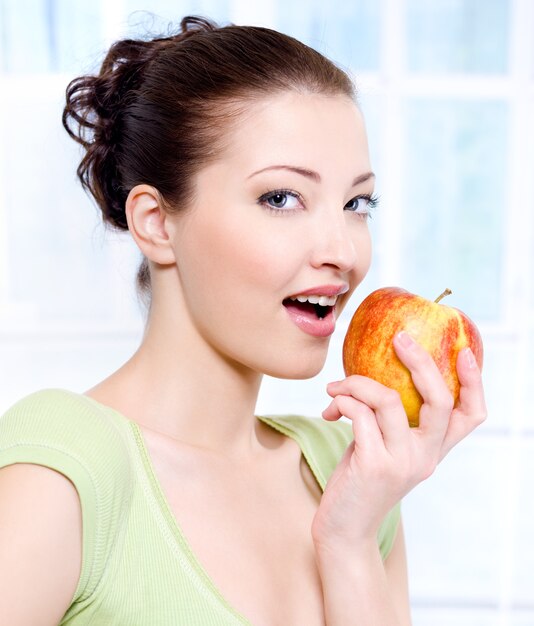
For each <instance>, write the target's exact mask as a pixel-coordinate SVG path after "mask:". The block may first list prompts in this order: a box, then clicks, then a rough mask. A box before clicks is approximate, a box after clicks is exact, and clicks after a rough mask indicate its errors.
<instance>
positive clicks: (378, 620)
mask: <svg viewBox="0 0 534 626" xmlns="http://www.w3.org/2000/svg"><path fill="white" fill-rule="evenodd" d="M404 343H405V342H399V341H398V337H397V338H396V340H395V349H396V351H397V354H398V356H399V358H400V359H401V361H402V362H403V363H404V364H405V365H406V367H408V369H409V370H410V372H411V375H412V379H413V381H414V384H415V386H416V388H417V390H418V391H419V393H420V394H421V396H422V398H423V400H424V403H423V406H422V408H421V411H420V415H419V426H418V427H417V428H410V427H409V425H408V420H407V417H406V413H405V411H404V409H403V406H402V403H401V401H400V397H399V394H398V393H397V392H395V391H393V390H391V389H388V388H387V387H385V386H384V385H381V384H380V383H378V382H376V381H374V380H371V379H369V378H365V377H363V376H349V377H348V378H346V379H345V380H343V381H339V382H336V383H331V384H330V385H329V386H328V393H329V394H330V395H331V396H332V397H333V400H332V402H331V403H330V405H329V407H328V408H327V409H326V410H325V411H324V412H323V417H324V418H325V419H327V420H336V419H339V418H340V417H341V416H346V417H348V418H349V419H350V420H351V422H352V430H353V434H354V441H353V442H352V443H351V444H350V445H349V447H348V448H347V450H346V452H345V454H344V456H343V458H342V459H341V461H340V463H339V464H338V466H337V468H336V469H335V471H334V473H333V474H332V476H331V477H330V480H329V481H328V484H327V486H326V489H325V491H324V493H323V496H322V499H321V503H320V505H319V508H318V510H317V513H316V515H315V518H314V521H313V525H312V536H313V540H314V545H315V551H316V560H317V564H318V568H319V572H320V575H321V579H322V583H323V594H324V604H325V613H326V619H327V625H328V626H372V625H375V624H376V625H377V626H405V624H409V623H410V622H409V617H407V613H408V614H409V608H408V598H407V583H406V579H405V578H406V573H405V570H406V565H405V563H404V557H403V556H402V552H403V546H402V541H403V540H402V535H399V537H398V542H399V543H397V542H396V545H395V547H394V550H393V553H392V554H391V555H390V558H391V559H392V560H391V561H390V562H389V564H388V565H386V566H384V564H383V563H382V560H381V557H380V552H379V549H378V545H377V541H376V537H377V533H378V528H379V526H380V523H381V521H382V520H383V519H384V518H385V516H386V514H387V513H388V511H389V510H390V509H391V508H392V507H393V506H394V505H395V504H396V503H397V502H399V501H400V500H401V499H402V498H403V497H404V496H405V495H406V494H407V493H408V492H409V491H411V489H413V487H415V486H416V485H417V484H418V483H420V482H421V481H423V480H425V479H426V478H428V477H429V476H430V475H431V474H432V473H433V471H434V469H435V468H436V466H437V464H438V463H439V461H441V459H443V457H444V456H445V455H446V454H447V453H448V451H449V450H450V449H451V448H452V447H453V446H454V445H456V443H458V442H459V441H460V440H461V439H463V438H464V437H465V436H466V435H467V434H468V433H469V432H471V431H472V430H473V429H474V428H475V427H476V426H478V425H479V424H480V423H481V422H482V421H483V420H484V419H485V416H486V408H485V402H484V393H483V388H482V381H481V376H480V371H479V370H478V367H477V366H476V363H475V361H474V359H473V358H472V354H470V353H469V352H468V351H465V350H463V351H461V352H460V354H459V356H458V362H457V370H458V377H459V380H460V384H461V388H460V402H459V404H458V406H456V407H454V406H453V400H452V396H451V394H450V392H449V390H448V388H447V386H446V384H445V381H444V380H443V378H442V376H441V374H440V372H439V370H438V368H437V366H436V364H435V363H434V361H433V360H432V358H431V357H430V355H429V354H428V353H427V352H426V351H425V350H424V349H423V348H422V347H421V346H419V345H418V344H416V343H414V342H411V343H409V344H408V345H403V344H404Z"/></svg>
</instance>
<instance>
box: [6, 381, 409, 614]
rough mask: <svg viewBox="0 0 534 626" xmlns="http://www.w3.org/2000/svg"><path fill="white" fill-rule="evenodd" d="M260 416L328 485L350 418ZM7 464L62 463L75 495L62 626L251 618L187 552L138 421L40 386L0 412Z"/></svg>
mask: <svg viewBox="0 0 534 626" xmlns="http://www.w3.org/2000/svg"><path fill="white" fill-rule="evenodd" d="M258 418H259V419H260V420H262V421H263V422H265V423H266V424H268V425H270V426H271V427H272V428H275V429H276V430H278V431H280V432H281V433H283V434H284V435H286V436H288V437H291V438H293V439H294V440H295V441H296V442H297V444H298V445H299V447H300V448H301V450H302V454H303V455H304V458H305V460H306V462H307V463H308V465H309V467H310V468H311V470H312V472H313V474H314V476H315V478H316V480H317V482H318V483H319V485H320V486H321V489H324V487H325V485H326V482H327V480H328V478H329V476H330V475H331V473H332V472H333V470H334V468H335V466H336V465H337V463H338V462H339V460H340V458H341V456H342V454H343V452H344V450H345V449H346V447H347V445H348V444H349V443H350V441H351V440H352V432H351V427H350V424H348V423H347V422H326V421H325V420H322V419H320V418H307V417H302V416H298V415H284V416H276V417H275V416H269V417H261V416H258ZM12 463H35V464H38V465H44V466H46V467H49V468H52V469H54V470H56V471H58V472H61V473H62V474H64V475H65V476H66V477H68V478H69V479H70V480H71V481H72V483H74V485H75V486H76V489H77V491H78V494H79V496H80V501H81V508H82V523H83V559H82V569H81V575H80V580H79V582H78V586H77V588H76V591H75V593H74V597H73V598H72V602H71V605H70V607H69V609H68V611H67V612H66V614H65V616H64V617H63V619H62V620H61V623H60V624H61V625H64V624H69V625H72V626H77V625H81V624H84V625H86V624H91V626H99V625H102V626H103V625H106V626H107V625H109V624H113V625H114V626H121V625H124V626H132V625H134V624H135V625H136V626H179V625H184V626H186V625H187V626H215V625H217V626H223V625H224V626H243V625H248V626H250V623H249V622H248V621H247V620H246V619H245V618H244V617H243V616H242V615H240V614H239V613H238V612H237V611H236V610H235V609H234V608H232V607H231V606H230V605H229V604H228V602H227V601H226V600H225V599H224V597H223V596H222V595H221V593H220V592H219V590H218V589H217V588H216V587H215V585H214V584H213V582H212V581H211V580H210V578H209V576H208V575H207V573H206V572H205V570H204V569H203V568H202V566H201V564H200V563H199V561H197V559H196V558H195V555H194V554H193V552H192V551H191V548H190V546H189V545H188V543H187V540H186V538H185V537H184V535H183V534H182V532H181V530H180V528H179V527H178V525H177V523H176V519H175V518H174V516H173V514H172V512H171V510H170V507H169V505H168V503H167V501H166V499H165V496H164V494H163V491H162V489H161V487H160V484H159V482H158V480H157V478H156V475H155V472H154V468H153V466H152V464H151V461H150V457H149V455H148V452H147V449H146V447H145V444H144V441H143V436H142V434H141V430H140V428H139V426H138V425H137V424H136V423H135V422H132V421H130V420H128V419H126V417H124V416H123V415H121V414H120V413H118V412H117V411H115V410H113V409H111V408H110V407H107V406H104V405H102V404H100V403H98V402H96V401H95V400H93V399H91V398H89V397H87V396H83V395H81V394H77V393H73V392H70V391H66V390H62V389H45V390H42V391H38V392H36V393H33V394H31V395H29V396H27V397H25V398H23V399H22V400H20V401H19V402H18V403H17V404H15V405H14V406H13V407H11V408H10V409H9V410H8V411H7V412H6V413H5V414H4V415H3V416H2V417H1V418H0V467H4V466H6V465H10V464H12ZM399 515H400V506H399V505H397V506H396V507H395V508H394V509H393V510H392V511H391V512H390V513H389V514H388V516H387V517H386V519H385V520H384V522H383V524H382V526H381V528H380V531H379V534H378V542H379V546H380V551H381V554H382V557H383V558H385V557H386V556H387V555H388V553H389V551H390V549H391V546H392V543H393V539H394V537H395V531H396V528H397V524H398V521H399Z"/></svg>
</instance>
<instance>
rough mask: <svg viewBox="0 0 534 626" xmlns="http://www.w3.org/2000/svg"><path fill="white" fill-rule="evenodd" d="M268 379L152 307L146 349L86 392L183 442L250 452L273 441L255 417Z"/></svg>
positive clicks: (240, 454) (243, 454)
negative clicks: (260, 390) (260, 395)
mask: <svg viewBox="0 0 534 626" xmlns="http://www.w3.org/2000/svg"><path fill="white" fill-rule="evenodd" d="M261 379H262V374H261V373H259V372H254V371H252V370H250V369H247V368H245V367H244V366H243V365H241V364H238V363H235V362H231V361H230V360H229V359H228V358H227V357H224V355H221V354H219V353H218V352H217V351H216V350H215V349H214V347H213V346H210V345H209V344H208V343H207V342H206V341H204V340H203V339H202V338H201V337H200V336H199V335H198V334H197V333H195V332H191V329H190V328H187V329H185V328H183V325H182V326H180V325H179V324H176V320H172V319H166V315H165V313H162V312H159V311H154V310H152V311H151V315H150V318H149V321H148V323H147V327H146V330H145V334H144V337H143V341H142V343H141V345H140V347H139V349H138V350H137V351H136V352H135V354H134V355H133V356H132V357H131V358H130V359H129V360H128V361H127V362H126V363H125V364H124V365H123V366H122V367H121V368H120V369H118V370H117V371H116V372H114V373H113V374H111V376H109V377H108V378H106V379H105V380H104V381H102V382H101V383H99V384H98V385H96V386H95V387H93V388H92V389H90V390H88V391H87V392H86V395H88V396H91V397H93V398H94V399H95V400H97V401H99V402H101V403H102V404H106V405H108V406H111V407H112V408H114V409H115V410H117V411H119V412H120V413H122V414H123V415H124V416H125V417H127V418H128V419H130V420H131V421H134V422H136V423H138V424H139V425H141V426H143V427H145V428H148V429H150V430H152V431H156V432H158V433H161V434H163V435H165V436H168V437H170V438H173V439H176V440H179V441H180V442H182V443H186V444H189V445H192V446H197V447H199V448H204V449H208V450H212V451H224V453H225V454H226V455H229V456H235V457H240V458H245V457H247V456H248V455H254V454H256V453H257V452H258V450H259V449H260V448H265V447H266V446H268V445H269V442H268V441H267V440H266V435H267V433H266V431H265V428H264V426H262V424H261V422H259V420H257V419H255V417H254V410H255V406H256V402H257V397H258V393H259V388H260V383H261Z"/></svg>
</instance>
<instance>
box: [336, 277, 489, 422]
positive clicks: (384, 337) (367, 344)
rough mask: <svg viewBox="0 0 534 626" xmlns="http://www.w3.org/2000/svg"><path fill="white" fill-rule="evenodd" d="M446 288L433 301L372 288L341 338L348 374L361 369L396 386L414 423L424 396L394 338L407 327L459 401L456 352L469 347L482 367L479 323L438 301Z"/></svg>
mask: <svg viewBox="0 0 534 626" xmlns="http://www.w3.org/2000/svg"><path fill="white" fill-rule="evenodd" d="M450 293H451V291H450V290H449V289H446V290H445V291H444V292H443V293H442V294H441V295H440V296H439V297H438V298H437V299H436V300H435V301H433V302H432V301H431V300H427V299H426V298H422V297H421V296H418V295H415V294H413V293H410V292H408V291H406V290H405V289H400V288H399V287H383V288H381V289H377V290H376V291H373V293H371V294H370V295H368V296H367V298H365V300H363V302H362V303H361V304H360V306H359V307H358V308H357V310H356V312H355V313H354V315H353V317H352V320H351V322H350V324H349V327H348V329H347V333H346V335H345V340H344V342H343V368H344V370H345V375H346V376H350V375H352V374H360V375H362V376H368V377H369V378H373V379H374V380H376V381H378V382H379V383H382V384H383V385H386V386H387V387H390V388H391V389H395V390H396V391H397V392H398V393H399V394H400V397H401V401H402V404H403V406H404V409H405V411H406V415H407V417H408V421H409V423H410V426H414V427H415V426H418V424H419V410H420V408H421V405H422V404H423V399H422V397H421V395H420V394H419V392H418V391H417V389H416V388H415V385H414V384H413V381H412V377H411V375H410V371H409V370H408V368H407V367H406V366H405V365H403V364H402V363H401V361H400V360H399V358H398V357H397V354H396V353H395V350H394V348H393V343H392V341H393V337H394V335H396V334H397V333H398V332H400V331H401V330H405V331H406V332H407V333H408V334H409V335H410V336H411V337H413V339H414V340H415V341H417V342H418V343H419V344H421V345H422V346H423V347H424V348H425V349H426V350H427V351H428V352H429V353H430V355H431V356H432V358H433V359H434V361H435V363H436V365H437V366H438V369H439V370H440V372H441V374H442V375H443V378H444V379H445V382H446V384H447V386H448V387H449V389H450V391H451V394H452V395H453V397H454V401H455V404H456V403H457V401H458V397H459V395H460V382H459V381H458V375H457V373H456V359H457V356H458V352H459V351H460V350H461V349H462V348H465V347H469V348H471V350H472V351H473V354H474V356H475V360H476V362H477V363H478V366H479V367H480V368H482V360H483V346H482V338H481V336H480V333H479V331H478V329H477V327H476V325H475V323H474V322H473V321H472V320H471V319H469V317H467V315H465V313H462V311H460V310H459V309H456V308H454V307H450V306H445V305H443V304H439V302H440V300H441V299H442V298H443V297H445V296H447V295H449V294H450Z"/></svg>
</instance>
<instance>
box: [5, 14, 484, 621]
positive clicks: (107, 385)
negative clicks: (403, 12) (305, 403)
mask: <svg viewBox="0 0 534 626" xmlns="http://www.w3.org/2000/svg"><path fill="white" fill-rule="evenodd" d="M63 120H64V124H65V127H66V129H67V131H68V132H69V134H70V135H71V136H72V137H73V138H74V139H76V140H77V141H79V142H80V143H81V144H82V145H83V146H84V147H85V148H86V154H85V157H84V158H83V160H82V162H81V164H80V166H79V168H78V174H79V176H80V179H81V181H82V183H83V185H84V186H85V188H86V189H88V190H89V191H90V192H91V193H92V195H93V196H94V198H95V199H96V201H97V203H98V205H99V207H100V208H101V210H102V213H103V218H104V220H105V221H106V222H107V223H108V224H110V225H112V226H113V227H116V228H119V229H128V230H129V231H130V233H131V235H132V237H133V238H134V240H135V242H136V243H137V245H138V246H139V249H140V250H141V252H142V253H143V255H144V261H143V263H142V265H141V268H140V270H139V274H138V283H139V288H140V289H142V290H143V291H144V293H145V294H146V295H147V297H148V298H149V300H150V305H149V312H148V317H147V322H146V329H145V333H144V336H143V339H142V342H141V344H140V346H139V349H138V350H137V352H136V353H135V354H134V355H133V356H132V357H131V359H130V360H129V361H128V362H127V363H125V364H124V365H123V366H122V367H121V368H120V369H119V370H118V371H116V372H115V373H113V374H112V375H111V376H110V377H109V378H107V379H105V380H103V381H102V382H100V383H99V384H97V385H96V386H94V387H93V388H92V389H90V390H88V391H86V392H85V393H83V394H79V393H74V392H72V391H67V390H62V389H46V390H41V391H37V392H36V393H34V394H32V395H30V396H28V397H26V398H23V399H22V400H21V401H20V402H18V403H17V404H16V405H15V406H14V407H12V408H11V409H10V410H9V411H8V412H7V413H6V414H5V415H4V416H3V417H2V418H1V419H0V467H1V468H2V469H1V470H0V528H1V529H2V532H1V533H0V590H1V591H0V594H1V599H0V610H1V611H2V618H1V621H2V623H3V624H9V625H10V626H27V625H28V624H32V626H40V625H43V626H44V625H47V626H48V625H52V624H69V625H70V624H72V625H77V624H93V625H96V624H98V625H104V624H113V625H125V626H126V625H128V626H133V625H136V626H167V625H168V626H171V625H172V626H176V625H184V626H195V625H199V626H207V625H215V624H217V625H223V624H224V625H238V624H240V625H243V624H249V625H250V624H252V625H254V626H288V625H291V626H322V625H324V624H328V626H351V625H354V626H356V625H358V626H363V625H365V626H367V625H371V624H377V625H380V626H394V625H395V626H397V625H403V626H404V625H407V624H409V623H410V611H409V603H408V591H407V575H406V563H405V552H404V545H403V533H402V526H401V522H400V514H399V502H400V500H401V499H402V497H403V496H404V495H405V494H406V493H407V492H408V491H410V490H411V489H412V488H413V487H414V486H415V485H416V484H417V483H418V482H420V481H421V480H423V479H425V478H426V477H428V476H429V475H430V474H431V473H432V471H433V470H434V468H435V467H436V464H437V463H438V462H439V461H440V460H441V459H442V458H443V457H444V456H445V454H447V452H448V451H449V450H450V449H451V448H452V447H453V446H454V445H455V444H456V443H457V442H458V441H460V440H461V439H462V438H463V437H464V436H465V435H467V434H468V433H469V432H470V431H471V430H472V429H473V428H474V427H475V426H477V424H479V423H480V422H481V421H482V420H483V419H484V415H485V408H484V397H483V391H482V386H481V379H480V373H479V371H478V369H477V367H476V365H475V363H474V359H473V357H472V355H471V354H470V352H469V351H462V352H461V353H460V355H459V359H458V373H459V376H460V380H461V383H462V389H461V402H460V404H459V406H457V407H455V408H453V402H452V399H451V396H450V394H449V392H448V390H447V388H446V386H445V383H444V381H443V379H442V378H441V376H440V374H439V372H438V370H437V368H436V366H435V364H434V363H433V361H432V359H431V358H430V356H429V355H428V354H427V353H426V352H425V351H424V350H423V349H422V348H421V347H420V346H418V345H417V344H416V343H414V342H413V341H412V340H411V338H410V337H409V336H408V335H406V334H405V333H401V334H400V335H399V336H397V337H396V338H395V349H396V351H397V354H398V355H399V357H400V359H401V360H402V361H403V362H404V363H405V364H406V366H407V367H408V368H409V369H410V371H411V373H412V376H413V379H414V381H415V383H416V385H417V388H418V389H419V391H420V392H421V395H422V396H423V398H424V405H423V408H422V411H421V415H420V427H419V428H417V429H410V428H409V427H408V423H407V419H406V415H405V413H404V410H403V408H402V405H401V403H400V401H399V396H398V395H397V394H396V393H395V392H393V391H392V390H390V389H388V388H386V387H384V386H382V385H380V384H378V383H377V382H375V381H373V380H370V379H367V378H363V377H359V376H351V377H348V378H346V379H345V380H342V381H338V382H334V383H331V384H330V385H329V386H328V393H329V394H330V396H331V398H332V401H331V403H330V404H329V406H328V407H326V409H325V410H324V412H323V414H322V415H323V418H324V419H321V418H303V417H298V416H278V417H259V416H256V415H255V413H254V410H255V405H256V400H257V396H258V390H259V387H260V383H261V379H262V376H263V374H268V375H270V376H275V377H280V378H289V379H303V378H309V377H312V376H314V375H315V374H317V373H318V372H319V371H320V370H321V368H322V367H323V364H324V362H325V358H326V354H327V349H328V343H329V339H330V337H331V335H332V333H333V331H334V328H335V320H336V318H337V317H338V316H339V314H340V313H341V311H342V310H343V308H344V307H345V306H346V304H347V301H348V300H349V298H350V296H351V294H352V293H353V291H354V289H355V288H356V287H357V286H358V284H359V283H360V282H361V280H362V279H363V277H364V276H365V274H366V272H367V270H368V267H369V263H370V257H371V244H370V238H369V230H368V226H367V217H368V214H369V212H370V211H371V210H372V207H373V205H374V203H375V202H376V200H375V198H374V196H373V185H374V175H373V173H372V170H371V166H370V163H369V154H368V148H367V140H366V135H365V129H364V123H363V120H362V116H361V113H360V111H359V109H358V106H357V104H356V97H355V93H354V89H353V85H352V84H351V82H350V80H349V78H348V77H347V75H346V74H345V73H344V72H342V71H341V70H339V69H338V68H337V67H335V66H334V65H333V64H332V63H331V62H330V61H328V60H327V59H325V58H324V57H323V56H321V55H320V54H319V53H317V52H316V51H314V50H312V49H310V48H308V47H307V46H305V45H303V44H302V43H300V42H298V41H295V40H294V39H292V38H290V37H288V36H286V35H283V34H280V33H278V32H275V31H272V30H268V29H265V28H257V27H241V26H233V25H231V26H226V27H223V28H220V27H217V25H215V24H213V23H212V22H210V21H209V20H205V19H202V18H196V17H188V18H184V19H183V20H182V23H181V32H180V33H179V34H177V35H175V36H171V37H166V38H160V39H154V40H152V41H138V40H124V41H119V42H117V43H115V44H114V45H113V46H112V47H111V49H110V51H109V53H108V54H107V56H106V58H105V60H104V62H103V65H102V67H101V70H100V73H99V74H98V75H97V76H82V77H80V78H77V79H75V80H74V81H72V82H71V84H70V85H69V87H68V89H67V104H66V107H65V111H64V116H63ZM341 416H345V417H346V418H348V420H349V421H347V420H339V418H340V417H341Z"/></svg>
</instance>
